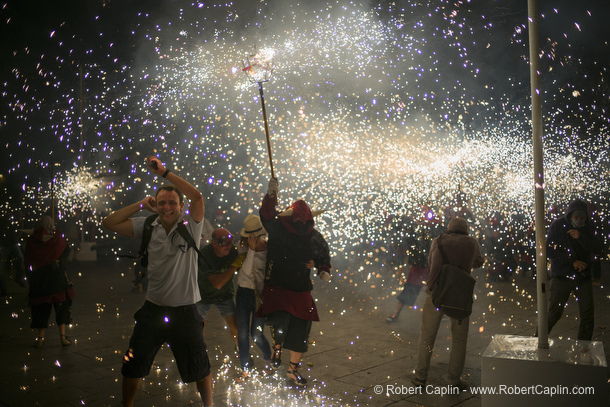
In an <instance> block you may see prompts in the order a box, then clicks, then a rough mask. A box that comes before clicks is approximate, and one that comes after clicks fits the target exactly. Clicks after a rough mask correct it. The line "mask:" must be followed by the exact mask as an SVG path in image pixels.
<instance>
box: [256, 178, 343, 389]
mask: <svg viewBox="0 0 610 407" xmlns="http://www.w3.org/2000/svg"><path fill="white" fill-rule="evenodd" d="M277 191H278V182H277V180H276V179H274V178H272V179H271V180H269V188H268V190H267V194H266V195H265V197H264V198H263V204H262V206H261V209H260V217H261V221H262V223H263V227H264V228H265V229H266V230H267V232H268V235H269V240H268V244H267V250H268V251H267V264H266V273H265V285H264V291H263V305H262V307H261V311H260V313H261V314H262V315H264V316H266V317H267V322H266V323H267V325H269V326H270V328H271V337H272V339H273V356H272V358H271V367H272V368H273V369H275V370H277V369H279V367H280V364H281V359H280V357H281V353H282V348H286V349H288V350H289V351H290V365H289V367H288V378H289V379H290V380H292V381H293V382H294V383H295V384H297V385H299V386H302V385H305V384H307V380H306V379H305V378H303V377H302V376H301V375H300V374H299V370H298V369H299V366H300V364H301V359H302V357H303V354H304V353H305V352H307V344H308V341H309V333H310V331H311V323H312V322H313V321H319V317H318V311H317V309H316V304H315V302H314V300H313V298H312V296H311V290H312V289H313V284H312V281H311V273H312V272H313V273H314V274H317V275H318V277H320V279H322V280H323V281H329V280H330V270H331V265H330V251H329V248H328V244H327V243H326V240H325V239H324V237H322V235H321V234H320V232H318V231H317V230H315V229H314V220H313V218H314V216H316V215H319V214H320V213H321V212H312V211H311V210H310V209H309V206H308V205H307V204H306V203H305V201H302V200H299V201H296V202H294V203H293V204H292V205H291V206H290V208H288V209H287V210H285V211H284V212H281V213H278V212H276V210H275V206H276V204H277V199H276V197H277Z"/></svg>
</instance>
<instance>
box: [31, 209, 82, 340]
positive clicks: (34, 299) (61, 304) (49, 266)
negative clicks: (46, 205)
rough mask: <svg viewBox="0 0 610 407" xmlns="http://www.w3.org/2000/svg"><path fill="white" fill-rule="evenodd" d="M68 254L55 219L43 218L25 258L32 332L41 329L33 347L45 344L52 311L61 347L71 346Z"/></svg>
mask: <svg viewBox="0 0 610 407" xmlns="http://www.w3.org/2000/svg"><path fill="white" fill-rule="evenodd" d="M69 253H70V247H69V245H68V243H67V242H66V240H65V239H64V237H63V235H62V234H61V233H60V232H59V231H58V230H55V227H54V224H53V219H52V218H51V217H50V216H47V215H45V216H43V217H42V219H41V220H40V222H39V224H38V227H37V228H36V229H35V230H34V232H33V234H32V235H31V236H30V237H29V238H28V239H27V242H26V246H25V255H24V260H25V266H26V275H27V280H28V283H29V286H30V291H29V304H28V305H29V306H30V307H31V309H32V323H31V328H32V329H38V337H37V338H36V342H35V343H34V347H36V348H41V347H42V345H43V344H44V340H45V332H46V329H47V326H48V324H49V318H50V316H51V309H52V308H55V322H56V323H57V327H58V328H59V337H60V341H61V344H62V346H68V345H70V344H71V343H72V342H71V341H70V340H69V339H68V338H67V337H66V324H69V323H70V322H71V321H72V315H71V312H70V308H71V306H72V299H73V298H74V288H73V287H72V282H71V281H70V279H69V278H68V275H67V274H66V267H65V260H66V258H67V257H68V255H69Z"/></svg>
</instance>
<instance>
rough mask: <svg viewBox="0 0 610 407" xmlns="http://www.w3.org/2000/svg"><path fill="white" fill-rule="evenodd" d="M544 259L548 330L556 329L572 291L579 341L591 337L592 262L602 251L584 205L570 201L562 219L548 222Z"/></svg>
mask: <svg viewBox="0 0 610 407" xmlns="http://www.w3.org/2000/svg"><path fill="white" fill-rule="evenodd" d="M546 243H547V249H546V250H547V257H548V258H549V259H550V261H551V289H550V291H551V299H550V303H549V315H548V329H549V332H551V329H552V328H553V327H554V326H555V324H556V323H557V321H559V319H560V318H561V315H562V314H563V309H564V307H565V304H566V303H567V301H568V298H569V297H570V294H571V293H572V292H573V293H574V294H575V295H576V299H577V302H578V310H579V313H580V324H579V327H578V339H579V340H586V341H590V340H591V338H592V337H593V327H594V322H593V318H594V305H593V284H592V281H591V262H592V261H593V255H595V254H599V253H601V251H602V242H601V238H600V236H599V235H598V233H597V231H596V230H595V227H594V226H593V223H592V222H591V220H590V219H589V215H588V211H587V204H586V203H585V202H583V201H581V200H575V201H573V202H572V203H571V204H570V205H569V206H568V209H567V210H566V213H565V215H564V216H562V217H560V218H558V219H556V220H555V221H553V223H551V226H550V227H549V232H548V235H547V240H546Z"/></svg>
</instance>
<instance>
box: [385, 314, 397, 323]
mask: <svg viewBox="0 0 610 407" xmlns="http://www.w3.org/2000/svg"><path fill="white" fill-rule="evenodd" d="M397 320H398V315H390V316H389V317H387V318H386V319H385V322H387V323H388V324H391V323H392V322H396V321H397Z"/></svg>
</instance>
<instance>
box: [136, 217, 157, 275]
mask: <svg viewBox="0 0 610 407" xmlns="http://www.w3.org/2000/svg"><path fill="white" fill-rule="evenodd" d="M158 216H159V215H157V214H156V213H155V214H153V215H150V216H149V217H147V218H146V221H145V222H144V229H143V231H142V244H140V251H139V252H138V256H139V257H140V258H141V260H140V264H141V265H142V267H144V268H146V267H148V243H150V238H151V237H152V230H153V226H152V223H153V222H154V221H155V219H157V217H158Z"/></svg>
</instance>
